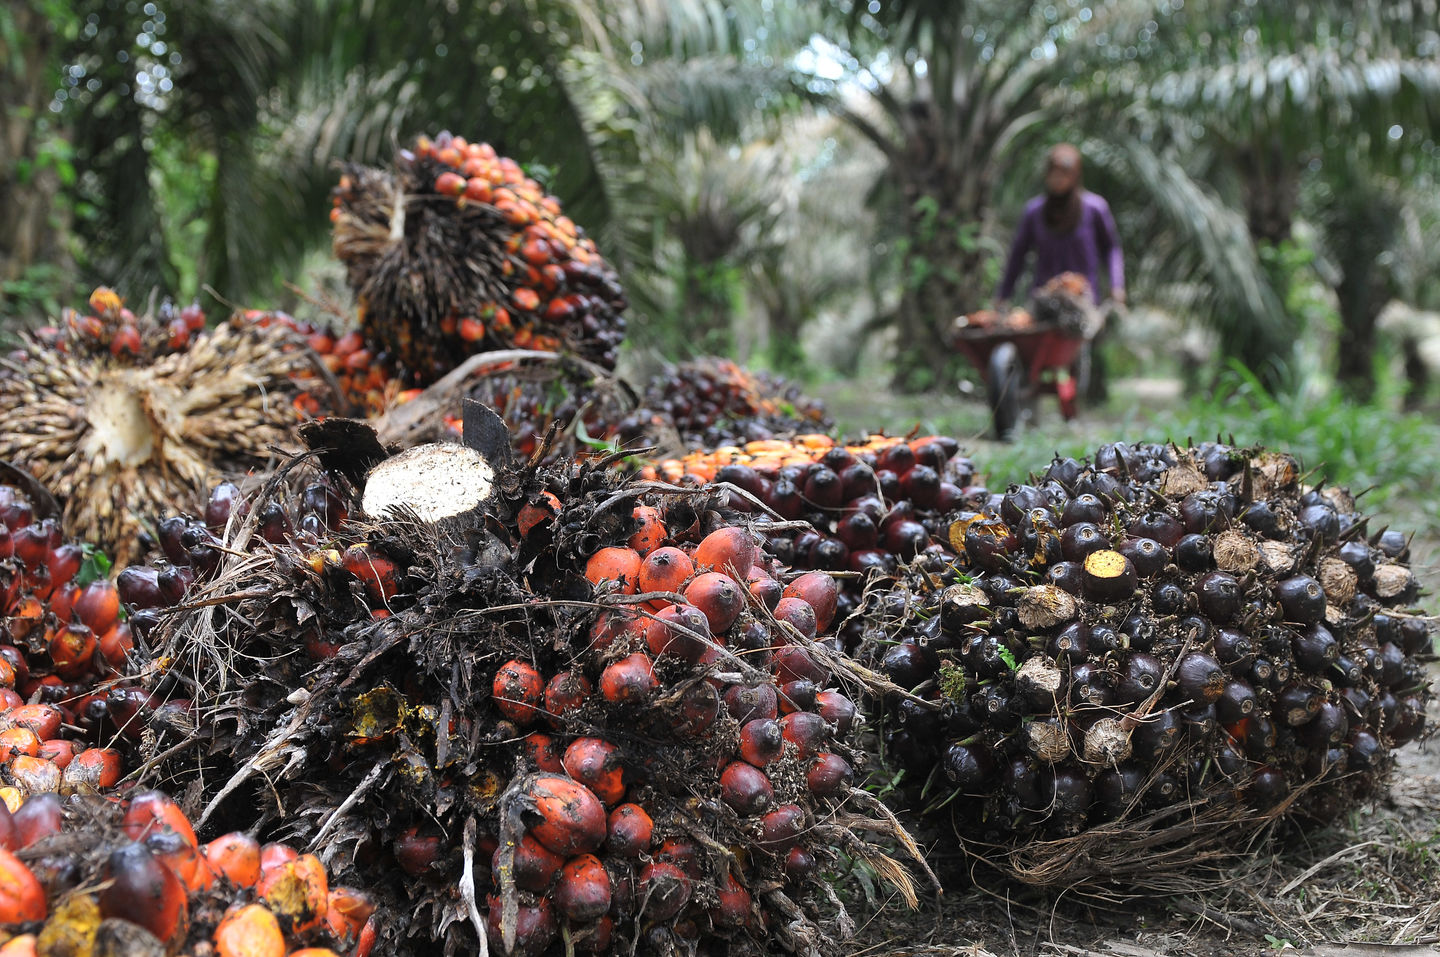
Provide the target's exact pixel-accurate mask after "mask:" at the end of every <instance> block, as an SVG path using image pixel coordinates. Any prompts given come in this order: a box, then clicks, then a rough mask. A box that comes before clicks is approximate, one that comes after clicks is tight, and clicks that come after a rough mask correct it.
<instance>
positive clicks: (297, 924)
mask: <svg viewBox="0 0 1440 957" xmlns="http://www.w3.org/2000/svg"><path fill="white" fill-rule="evenodd" d="M255 893H256V894H258V895H259V896H260V898H261V899H262V900H264V901H265V905H266V906H267V907H269V908H270V911H271V912H272V913H273V914H274V915H275V916H276V918H277V919H278V920H279V921H280V927H281V929H282V930H285V931H287V932H289V933H292V934H304V933H306V932H307V931H309V930H311V929H315V928H318V927H320V926H321V924H323V923H324V921H325V908H326V907H328V906H329V901H330V882H329V880H328V879H327V878H326V876H325V865H324V864H321V863H320V859H319V858H318V857H316V856H315V855H314V854H301V855H300V856H299V857H297V858H295V860H293V861H287V862H285V863H284V864H281V865H280V866H279V867H276V868H274V869H273V870H270V871H268V872H263V873H261V875H260V883H258V884H256V885H255Z"/></svg>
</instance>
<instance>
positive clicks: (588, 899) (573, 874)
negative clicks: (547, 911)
mask: <svg viewBox="0 0 1440 957" xmlns="http://www.w3.org/2000/svg"><path fill="white" fill-rule="evenodd" d="M555 906H556V907H558V908H560V913H562V914H564V915H565V916H566V917H568V918H570V919H571V920H572V921H574V922H576V923H577V924H587V923H589V922H590V921H592V920H596V919H597V918H599V917H601V916H602V915H603V914H604V913H605V912H606V911H608V910H609V909H610V875H609V874H607V873H606V872H605V865H604V864H602V863H600V858H598V857H596V856H595V855H594V854H581V855H578V856H577V857H572V858H571V859H570V860H569V861H567V862H566V863H565V866H564V867H563V868H561V870H560V881H559V883H558V884H556V885H555Z"/></svg>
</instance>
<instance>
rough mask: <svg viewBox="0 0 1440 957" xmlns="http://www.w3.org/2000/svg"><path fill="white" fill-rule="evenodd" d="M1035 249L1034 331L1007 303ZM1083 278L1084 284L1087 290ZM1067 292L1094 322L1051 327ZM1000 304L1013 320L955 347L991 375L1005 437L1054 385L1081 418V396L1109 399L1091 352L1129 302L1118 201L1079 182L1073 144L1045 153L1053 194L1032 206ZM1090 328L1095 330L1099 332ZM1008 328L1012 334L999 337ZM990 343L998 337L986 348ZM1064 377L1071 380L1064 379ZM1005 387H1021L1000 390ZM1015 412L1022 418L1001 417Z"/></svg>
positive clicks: (1048, 189) (1068, 411) (1064, 406)
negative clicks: (1102, 285)
mask: <svg viewBox="0 0 1440 957" xmlns="http://www.w3.org/2000/svg"><path fill="white" fill-rule="evenodd" d="M1031 253H1034V257H1035V266H1034V273H1033V278H1032V280H1031V283H1030V289H1031V290H1032V293H1033V295H1034V308H1033V310H1031V312H1030V313H1022V315H1029V317H1030V318H1031V319H1033V320H1034V327H1033V328H1032V329H1028V330H1027V329H1025V328H1023V326H1024V320H1023V319H1021V320H1019V321H1018V323H1017V322H1015V321H1011V320H1010V318H1009V317H1011V316H1015V315H1016V313H1015V312H1011V311H1009V310H1008V309H1007V308H1006V306H1007V305H1008V303H1009V301H1010V299H1011V297H1012V296H1013V295H1014V293H1015V287H1016V285H1017V284H1018V283H1019V280H1020V275H1021V273H1022V272H1023V271H1024V270H1025V267H1026V262H1027V260H1028V259H1029V258H1030V255H1031ZM1102 261H1103V262H1104V265H1105V271H1106V273H1107V278H1108V279H1109V295H1108V297H1107V298H1108V304H1107V308H1106V310H1105V311H1102V307H1101V306H1100V305H1099V303H1100V296H1099V280H1100V266H1101V263H1102ZM1071 274H1073V275H1071ZM1076 279H1081V280H1083V282H1084V287H1083V291H1082V289H1081V286H1080V284H1079V283H1077V282H1076ZM1062 294H1064V295H1066V296H1069V297H1070V298H1073V299H1076V300H1078V301H1079V303H1078V308H1079V310H1080V311H1081V312H1086V311H1087V309H1086V307H1088V309H1089V310H1093V314H1094V316H1093V318H1090V319H1088V320H1086V322H1082V323H1080V324H1079V326H1078V327H1077V326H1076V325H1075V324H1071V326H1070V327H1068V328H1067V327H1066V325H1065V323H1064V322H1063V321H1059V322H1052V321H1051V320H1052V318H1055V317H1052V316H1051V315H1048V314H1047V310H1048V309H1049V303H1051V302H1052V301H1057V297H1061V295H1062ZM996 299H997V303H996V309H995V310H994V314H996V315H999V316H1005V317H1006V319H1005V320H1004V321H1003V322H1002V325H1001V326H1000V327H998V328H995V329H993V330H992V331H991V332H989V333H983V332H982V333H979V334H974V333H971V334H968V335H959V334H957V335H954V336H952V342H954V343H956V346H957V348H959V349H960V350H961V351H962V352H963V353H964V354H965V355H967V356H968V357H969V358H970V360H971V361H972V362H974V363H975V364H976V366H977V368H979V369H980V370H981V371H982V372H984V373H985V375H986V381H987V384H988V385H989V386H990V390H989V391H990V396H991V408H992V409H994V410H995V419H996V421H995V426H996V432H997V435H999V436H1000V437H1002V438H1007V437H1009V435H1010V434H1011V433H1012V432H1013V430H1014V429H1015V427H1016V425H1018V424H1019V417H1020V413H1021V408H1022V406H1023V405H1024V401H1025V399H1026V398H1033V397H1034V395H1035V394H1037V393H1038V392H1039V391H1041V390H1042V389H1045V388H1047V387H1049V390H1050V391H1054V392H1055V393H1056V395H1057V396H1058V397H1059V398H1060V407H1061V411H1062V412H1063V413H1064V414H1065V416H1066V417H1067V418H1070V417H1073V416H1074V415H1075V412H1076V404H1075V402H1076V399H1077V397H1079V396H1086V397H1089V398H1099V397H1103V387H1104V378H1103V374H1102V372H1101V370H1099V369H1096V368H1094V363H1093V358H1094V355H1095V353H1094V350H1093V348H1091V347H1092V346H1093V343H1094V340H1095V338H1096V337H1097V336H1099V335H1100V334H1101V332H1102V331H1103V328H1104V317H1105V315H1106V312H1107V311H1110V309H1111V308H1113V309H1115V310H1119V309H1123V308H1124V306H1125V263H1124V258H1123V257H1122V255H1121V253H1120V237H1119V235H1118V233H1117V231H1116V228H1115V219H1114V217H1113V216H1111V214H1110V205H1109V204H1108V203H1106V202H1105V200H1104V198H1103V197H1101V196H1099V195H1097V194H1095V193H1092V192H1089V191H1088V190H1086V189H1084V188H1083V187H1082V186H1081V160H1080V151H1079V150H1077V149H1076V148H1075V147H1074V146H1071V145H1070V144H1069V143H1061V144H1059V145H1057V146H1055V147H1053V148H1051V150H1050V152H1049V153H1048V154H1047V155H1046V162H1045V192H1044V193H1043V194H1041V195H1040V196H1036V197H1035V198H1034V199H1032V200H1030V201H1029V202H1028V203H1026V205H1025V213H1024V216H1023V217H1022V218H1021V220H1020V226H1019V228H1018V229H1017V230H1016V232H1015V240H1014V242H1013V243H1012V244H1011V247H1010V256H1009V259H1008V260H1007V261H1006V263H1005V272H1004V275H1003V277H1002V278H1001V280H1000V288H999V291H998V293H997V296H996ZM1112 304H1113V305H1112ZM1061 307H1062V312H1063V311H1064V310H1065V309H1068V308H1069V305H1068V304H1064V303H1062V304H1061ZM971 315H972V316H978V315H979V314H975V313H972V314H971ZM968 319H969V317H967V320H968ZM1087 324H1088V325H1093V326H1094V328H1093V331H1092V330H1090V329H1089V328H1087ZM977 325H984V323H983V322H976V323H972V322H967V323H966V324H965V328H970V327H972V326H977ZM1017 325H1018V326H1019V327H1020V328H1016V326H1017ZM1007 327H1008V331H1006V332H1005V334H1004V335H999V336H998V337H997V333H1000V332H1001V331H1002V330H1004V329H1007ZM987 339H994V340H996V341H993V342H988V343H987V341H986V340H987ZM1002 340H1003V341H1002ZM962 342H963V343H964V344H963V345H962V344H961V343H962ZM1002 346H1008V348H1001V347H1002ZM997 352H998V353H999V355H998V357H997ZM1066 372H1068V375H1066V374H1062V373H1066ZM1002 373H1003V374H1002ZM1052 381H1053V386H1052V385H1050V383H1051V382H1052ZM997 384H999V385H1000V386H1009V385H1017V384H1018V385H1017V387H1016V388H1014V389H1011V388H1001V389H998V390H997V388H996V385H997ZM1021 390H1024V391H1021ZM1012 397H1013V401H1012ZM1002 403H1003V404H1004V406H1005V407H1004V408H1001V407H1000V404H1002ZM1012 413H1013V416H1014V418H1012V419H1009V420H1007V421H1002V417H1005V416H1009V415H1011V414H1012Z"/></svg>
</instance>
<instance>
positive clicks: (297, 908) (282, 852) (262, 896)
mask: <svg viewBox="0 0 1440 957" xmlns="http://www.w3.org/2000/svg"><path fill="white" fill-rule="evenodd" d="M0 887H3V892H0V954H3V955H5V957H22V955H24V957H37V955H53V954H96V955H119V954H124V955H130V957H163V955H165V954H177V953H187V954H202V953H203V954H209V955H213V957H286V955H291V957H340V955H341V954H344V955H346V957H366V955H368V954H370V953H371V951H372V948H373V947H374V943H375V926H376V925H375V921H374V919H373V918H372V914H373V913H374V911H375V907H374V905H373V904H372V903H371V902H370V900H369V898H368V897H367V896H366V895H364V894H363V893H361V892H359V891H355V890H352V889H350V888H346V887H331V886H330V883H329V879H328V877H327V875H326V873H325V867H324V866H323V865H322V864H321V863H320V861H319V860H318V859H317V858H316V857H315V856H314V855H313V854H301V853H299V852H298V851H297V850H296V849H295V848H294V847H291V846H290V845H287V844H278V843H277V844H266V845H264V846H261V845H260V844H259V843H258V842H257V841H256V840H255V838H253V837H251V836H249V835H247V834H244V833H238V832H237V833H232V834H225V835H222V836H220V837H217V838H216V839H214V840H212V841H210V842H208V843H204V844H202V843H200V841H199V840H198V838H197V837H196V834H195V829H194V827H193V826H192V824H191V822H190V820H189V818H188V817H187V816H186V815H185V813H184V812H183V811H182V810H181V809H180V807H179V805H177V804H176V803H175V801H174V800H172V799H171V798H170V797H169V796H168V795H166V794H165V793H164V792H162V791H140V792H135V793H133V794H132V795H130V796H129V797H128V798H126V799H125V800H124V801H123V802H121V803H116V802H112V801H105V800H100V799H97V798H93V797H92V798H88V799H85V798H81V799H71V800H70V801H69V802H66V801H63V800H61V798H60V797H59V796H57V795H55V794H37V795H35V796H33V797H30V798H29V799H27V800H25V801H24V802H23V803H19V804H18V805H17V806H16V807H15V808H14V810H13V813H12V811H11V809H10V808H9V807H8V806H0Z"/></svg>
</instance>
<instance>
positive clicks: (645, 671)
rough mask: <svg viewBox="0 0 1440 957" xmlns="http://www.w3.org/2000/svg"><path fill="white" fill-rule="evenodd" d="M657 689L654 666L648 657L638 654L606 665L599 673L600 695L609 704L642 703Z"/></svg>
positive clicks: (658, 685)
mask: <svg viewBox="0 0 1440 957" xmlns="http://www.w3.org/2000/svg"><path fill="white" fill-rule="evenodd" d="M658 687H660V682H659V681H658V680H656V678H655V665H654V664H653V663H652V662H651V660H650V656H649V655H646V654H642V653H640V652H636V653H635V654H633V655H629V656H628V657H625V658H621V659H620V660H619V661H617V662H615V663H614V664H611V665H607V666H606V668H605V670H604V671H602V672H601V673H600V694H601V695H602V696H604V698H605V700H606V701H608V702H610V703H611V704H622V703H626V702H637V703H638V702H640V701H644V700H645V699H646V698H648V697H649V696H650V695H651V693H652V692H654V691H655V689H656V688H658Z"/></svg>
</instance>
